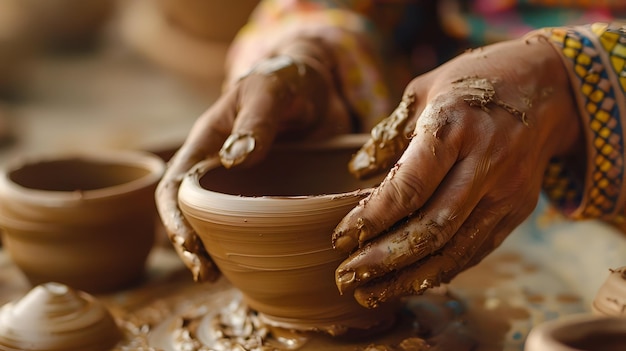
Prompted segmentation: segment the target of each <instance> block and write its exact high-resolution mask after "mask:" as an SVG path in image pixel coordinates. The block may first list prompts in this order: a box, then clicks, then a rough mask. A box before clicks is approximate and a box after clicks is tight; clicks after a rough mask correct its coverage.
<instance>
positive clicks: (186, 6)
mask: <svg viewBox="0 0 626 351" xmlns="http://www.w3.org/2000/svg"><path fill="white" fill-rule="evenodd" d="M157 3H158V4H159V6H160V8H161V9H162V11H163V13H164V14H165V16H166V18H168V19H169V20H170V21H172V22H173V23H175V24H176V25H178V26H179V27H180V28H182V29H183V30H184V31H186V32H188V33H189V34H191V35H193V36H199V37H202V38H205V39H208V40H214V41H221V42H230V41H231V40H232V39H233V38H234V37H235V34H237V31H239V29H240V28H241V27H242V26H243V25H244V24H245V23H246V22H247V20H248V17H249V16H250V13H252V10H254V8H255V7H256V6H257V4H258V3H259V0H238V1H206V0H158V1H157Z"/></svg>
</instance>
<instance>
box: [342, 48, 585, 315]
mask: <svg viewBox="0 0 626 351" xmlns="http://www.w3.org/2000/svg"><path fill="white" fill-rule="evenodd" d="M580 133H581V132H580V126H579V122H578V117H577V110H576V108H575V102H574V99H573V97H572V95H571V93H570V87H569V83H568V78H567V73H566V71H565V67H564V66H563V64H562V62H561V58H560V57H559V54H558V53H557V52H556V50H555V49H554V48H552V47H551V45H550V43H548V42H547V40H546V39H545V38H543V37H529V38H528V39H522V40H516V41H510V42H504V43H500V44H496V45H492V46H488V47H484V48H481V49H477V50H474V51H471V52H467V53H465V54H463V55H461V56H459V57H458V58H456V59H454V60H452V61H450V62H448V63H447V64H445V65H443V66H441V67H440V68H438V69H436V70H434V71H432V72H429V73H428V74H425V75H423V76H420V77H417V78H415V79H414V80H413V81H412V82H411V83H410V84H409V85H408V86H407V88H406V90H405V93H404V98H403V101H402V103H401V104H400V106H399V107H398V109H397V110H396V111H395V112H394V113H393V114H392V115H391V116H390V117H389V118H388V119H387V120H385V121H383V122H382V123H381V124H380V125H379V126H377V127H375V128H374V130H373V132H372V140H370V141H369V142H368V143H367V144H366V145H365V146H364V147H363V148H362V149H361V151H360V152H359V153H357V155H356V156H355V157H354V159H353V162H352V164H351V167H352V170H353V172H354V173H355V174H358V175H361V176H367V175H369V174H371V173H374V172H376V171H379V170H381V169H386V170H389V167H391V165H393V164H394V162H395V165H394V166H393V167H391V171H389V173H388V175H387V177H386V178H385V180H384V181H383V182H382V183H381V184H380V186H379V187H378V188H377V189H376V190H375V191H374V192H373V193H372V194H371V195H370V197H369V198H367V199H365V200H363V201H362V202H361V203H360V204H359V206H357V207H356V208H354V209H353V210H352V211H351V212H350V213H349V214H348V215H347V216H346V217H345V218H344V219H343V220H342V221H341V223H340V224H339V225H338V226H337V227H336V230H335V232H334V234H333V243H334V245H335V247H336V248H337V249H339V250H343V251H346V252H352V254H351V255H350V257H349V258H348V259H347V260H345V261H344V262H343V263H342V264H341V265H340V266H339V267H338V268H337V270H336V283H337V286H338V288H339V290H340V291H342V292H344V293H348V292H349V293H354V296H355V298H356V299H357V300H358V302H359V303H361V304H362V305H364V306H366V307H376V306H377V305H378V304H379V303H382V302H384V301H387V300H389V299H392V298H396V297H399V296H402V295H410V294H420V293H422V292H423V291H424V290H426V289H428V288H431V287H433V286H437V285H439V284H440V283H444V282H449V281H450V280H451V279H452V278H453V277H454V276H456V275H457V274H458V273H459V272H461V271H463V270H464V269H466V268H468V267H471V266H472V265H475V264H476V263H478V262H480V260H482V258H483V257H485V256H486V255H487V254H488V253H490V252H491V251H493V250H494V249H495V248H496V247H497V246H499V245H500V243H502V241H503V240H504V239H505V238H506V237H507V235H508V234H509V233H510V232H511V231H512V230H513V229H514V228H515V227H516V226H518V225H519V224H520V223H521V222H522V221H523V220H524V219H525V218H526V217H527V216H528V215H529V214H530V213H531V212H532V210H533V209H534V207H535V205H536V203H537V199H538V196H539V193H540V189H541V183H542V178H543V175H544V171H545V169H546V167H547V164H548V161H549V160H550V158H552V157H553V156H557V155H559V156H561V155H569V154H571V153H573V151H574V149H575V147H576V145H577V142H578V141H577V139H578V138H579V135H580ZM398 157H399V159H398ZM396 160H397V162H396ZM357 247H358V249H357V250H356V251H354V249H355V248H357ZM353 251H354V252H353Z"/></svg>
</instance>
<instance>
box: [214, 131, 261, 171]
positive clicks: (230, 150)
mask: <svg viewBox="0 0 626 351" xmlns="http://www.w3.org/2000/svg"><path fill="white" fill-rule="evenodd" d="M255 146H256V140H255V139H254V137H253V136H252V134H249V133H248V134H231V135H230V136H229V137H228V139H226V141H225V142H224V145H222V149H221V150H220V153H219V155H220V160H221V161H222V164H223V165H224V167H226V168H230V167H233V166H236V165H238V164H240V163H242V162H243V161H244V160H245V159H246V157H248V155H249V154H250V153H251V152H252V151H254V148H255Z"/></svg>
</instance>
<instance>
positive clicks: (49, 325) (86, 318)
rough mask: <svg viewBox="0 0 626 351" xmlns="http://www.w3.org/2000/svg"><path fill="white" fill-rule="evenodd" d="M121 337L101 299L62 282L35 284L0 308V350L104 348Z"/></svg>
mask: <svg viewBox="0 0 626 351" xmlns="http://www.w3.org/2000/svg"><path fill="white" fill-rule="evenodd" d="M121 338H122V333H121V331H120V329H119V328H118V326H117V325H116V323H115V320H114V319H113V317H112V316H111V314H110V313H109V311H108V310H107V309H106V308H105V307H104V305H103V304H102V303H100V302H99V301H98V300H96V299H95V298H94V297H93V296H91V295H89V294H87V293H85V292H82V291H75V290H73V289H71V288H69V287H68V286H65V285H63V284H58V283H46V284H42V285H39V286H37V287H35V288H33V289H32V290H31V291H30V292H28V293H27V294H26V295H25V296H24V297H22V298H21V299H19V300H16V301H14V302H10V303H7V304H6V305H4V306H3V307H2V308H1V309H0V350H6V351H12V350H29V351H31V350H32V351H64V350H83V351H105V350H109V349H110V348H111V347H112V346H114V345H115V344H116V343H117V342H118V341H120V340H121Z"/></svg>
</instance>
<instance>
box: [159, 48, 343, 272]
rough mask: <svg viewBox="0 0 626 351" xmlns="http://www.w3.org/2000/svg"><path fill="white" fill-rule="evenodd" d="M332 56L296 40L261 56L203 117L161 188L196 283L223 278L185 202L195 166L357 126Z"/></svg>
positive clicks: (171, 228)
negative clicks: (183, 189)
mask: <svg viewBox="0 0 626 351" xmlns="http://www.w3.org/2000/svg"><path fill="white" fill-rule="evenodd" d="M332 67H333V65H332V58H331V57H329V55H327V54H326V52H325V51H324V48H323V47H321V46H320V45H319V44H318V43H317V42H315V41H308V40H302V41H300V42H293V43H290V44H289V45H288V46H286V47H284V48H283V49H281V50H279V51H277V52H276V53H275V55H273V56H272V57H269V58H267V59H265V60H263V61H261V62H259V63H258V64H257V65H256V66H255V67H254V68H253V69H252V70H251V71H250V73H249V74H247V75H246V76H245V77H243V78H241V79H239V80H238V81H237V82H235V83H234V84H233V86H231V87H229V88H228V89H226V91H225V92H224V93H223V95H222V96H221V97H220V98H219V99H218V100H217V101H216V103H215V104H213V105H212V106H211V108H209V109H208V110H207V111H206V112H205V113H204V114H202V116H200V117H199V118H198V120H197V121H196V123H195V124H194V126H193V127H192V130H191V132H190V133H189V135H188V137H187V139H186V140H185V142H184V144H183V145H182V146H181V148H180V149H179V150H178V151H177V153H176V154H175V155H174V156H173V157H172V159H171V160H170V162H169V164H168V168H167V171H166V172H165V175H164V177H163V179H162V180H161V182H160V183H159V185H158V187H157V191H156V202H157V208H158V211H159V214H160V216H161V220H162V222H163V224H164V226H165V228H166V230H167V232H168V235H169V237H170V240H171V242H172V244H173V245H174V247H175V249H176V251H177V253H178V254H179V256H180V257H181V258H182V260H183V261H184V263H185V265H186V266H187V267H188V268H189V269H190V270H191V272H192V274H193V277H194V279H195V280H196V281H212V280H215V279H216V278H217V277H218V276H219V272H218V270H217V269H216V267H215V266H214V264H213V262H212V261H211V258H210V257H209V255H208V254H207V252H206V250H205V249H204V247H203V245H202V242H201V241H200V239H199V238H198V237H197V235H196V234H195V232H194V230H193V228H191V226H190V225H189V223H188V222H187V221H186V220H185V218H184V217H183V215H182V213H181V211H180V209H179V208H178V203H177V198H178V188H179V186H180V183H181V181H182V179H183V177H184V175H185V173H187V172H188V171H189V170H190V169H191V168H192V166H193V165H194V164H196V163H198V162H199V161H201V160H203V159H205V158H207V157H214V156H215V155H216V154H219V157H220V159H221V162H222V164H223V165H224V166H225V167H234V166H239V165H246V164H252V163H254V162H257V161H259V160H260V159H262V158H263V157H264V156H265V155H266V154H267V151H268V149H269V148H270V146H271V144H272V143H273V142H274V140H275V139H277V138H297V139H302V138H308V139H313V138H323V137H327V136H331V135H334V134H340V133H348V132H350V131H351V128H352V126H351V119H350V116H349V114H348V111H347V109H346V107H345V105H344V103H343V100H342V99H341V98H340V94H339V93H338V92H337V90H336V88H335V84H334V80H333V74H332Z"/></svg>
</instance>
